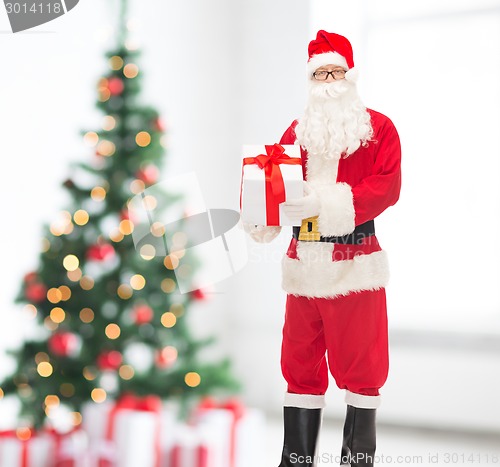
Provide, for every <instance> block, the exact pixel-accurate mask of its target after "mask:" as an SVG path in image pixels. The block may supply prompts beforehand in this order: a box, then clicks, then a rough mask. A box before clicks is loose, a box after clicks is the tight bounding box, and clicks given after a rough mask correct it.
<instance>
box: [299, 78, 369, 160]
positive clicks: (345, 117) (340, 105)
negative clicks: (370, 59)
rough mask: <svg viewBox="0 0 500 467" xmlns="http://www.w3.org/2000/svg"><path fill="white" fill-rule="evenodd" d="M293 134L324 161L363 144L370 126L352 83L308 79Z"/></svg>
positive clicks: (365, 111) (333, 158)
mask: <svg viewBox="0 0 500 467" xmlns="http://www.w3.org/2000/svg"><path fill="white" fill-rule="evenodd" d="M295 133H296V135H297V141H298V143H299V144H300V145H301V146H303V147H304V148H305V149H306V150H307V152H308V154H309V155H313V156H320V157H321V158H324V159H326V160H339V159H340V157H348V156H349V155H350V154H352V153H353V152H354V151H356V150H357V149H358V148H359V147H360V146H361V145H362V144H363V145H366V143H367V142H368V141H369V140H370V139H371V138H372V136H373V129H372V126H371V122H370V114H369V113H368V111H367V110H366V107H365V106H364V105H363V103H362V102H361V99H360V97H359V95H358V91H357V88H356V84H355V83H353V82H350V81H347V80H345V79H343V80H339V81H333V82H331V83H318V82H315V81H310V86H309V100H308V103H307V106H306V109H305V112H304V115H303V117H302V118H300V119H299V123H298V125H297V127H296V129H295Z"/></svg>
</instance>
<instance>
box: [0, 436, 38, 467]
mask: <svg viewBox="0 0 500 467" xmlns="http://www.w3.org/2000/svg"><path fill="white" fill-rule="evenodd" d="M31 433H32V434H31V436H30V437H29V438H28V439H20V438H19V436H18V435H17V432H16V431H15V430H4V431H0V438H15V439H17V440H18V441H19V442H20V443H21V465H20V467H28V463H29V453H28V444H29V442H30V440H31V439H32V438H33V431H31Z"/></svg>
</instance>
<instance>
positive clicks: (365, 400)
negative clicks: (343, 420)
mask: <svg viewBox="0 0 500 467" xmlns="http://www.w3.org/2000/svg"><path fill="white" fill-rule="evenodd" d="M381 399H382V397H381V396H365V395H363V394H356V393H355V392H351V391H348V390H346V392H345V402H346V404H348V405H352V406H353V407H357V408H358V409H378V408H379V407H380V403H381V402H382V400H381Z"/></svg>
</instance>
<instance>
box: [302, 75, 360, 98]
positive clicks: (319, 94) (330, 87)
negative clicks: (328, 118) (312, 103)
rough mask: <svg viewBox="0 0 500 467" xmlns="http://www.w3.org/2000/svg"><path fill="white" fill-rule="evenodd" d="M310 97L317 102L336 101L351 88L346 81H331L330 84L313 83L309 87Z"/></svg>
mask: <svg viewBox="0 0 500 467" xmlns="http://www.w3.org/2000/svg"><path fill="white" fill-rule="evenodd" d="M310 86H311V87H310V95H311V97H313V98H314V99H317V100H325V99H338V98H339V97H340V96H342V95H344V94H345V93H346V92H347V91H349V90H350V89H351V87H352V84H351V83H349V82H347V81H346V80H340V81H332V82H331V83H315V82H312V83H311V85H310Z"/></svg>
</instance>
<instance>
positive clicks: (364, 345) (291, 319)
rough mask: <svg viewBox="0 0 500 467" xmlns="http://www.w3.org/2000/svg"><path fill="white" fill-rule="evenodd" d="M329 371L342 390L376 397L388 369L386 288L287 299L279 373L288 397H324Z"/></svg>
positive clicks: (291, 296)
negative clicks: (330, 296) (320, 296)
mask: <svg viewBox="0 0 500 467" xmlns="http://www.w3.org/2000/svg"><path fill="white" fill-rule="evenodd" d="M327 357H328V366H327ZM328 367H329V368H330V371H331V373H332V376H333V377H334V378H335V381H336V383H337V386H338V387H339V388H340V389H347V390H348V391H350V392H352V393H356V394H362V395H366V396H378V395H379V389H380V388H381V387H382V386H383V384H384V383H385V381H386V379H387V374H388V370H389V356H388V338H387V308H386V300H385V289H380V290H376V291H363V292H356V293H350V294H348V295H346V296H339V297H335V298H333V299H327V298H307V297H302V296H294V295H288V296H287V302H286V314H285V325H284V327H283V343H282V349H281V368H282V371H283V376H284V378H285V380H286V381H287V383H288V392H289V393H295V394H315V395H322V394H324V393H325V392H326V389H327V387H328Z"/></svg>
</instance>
